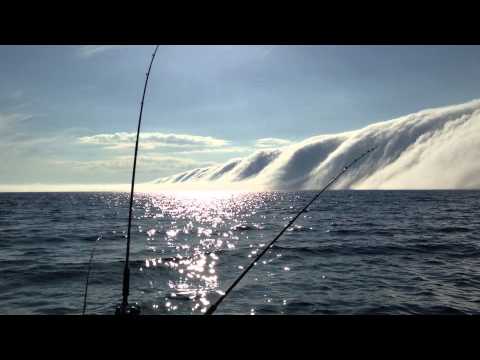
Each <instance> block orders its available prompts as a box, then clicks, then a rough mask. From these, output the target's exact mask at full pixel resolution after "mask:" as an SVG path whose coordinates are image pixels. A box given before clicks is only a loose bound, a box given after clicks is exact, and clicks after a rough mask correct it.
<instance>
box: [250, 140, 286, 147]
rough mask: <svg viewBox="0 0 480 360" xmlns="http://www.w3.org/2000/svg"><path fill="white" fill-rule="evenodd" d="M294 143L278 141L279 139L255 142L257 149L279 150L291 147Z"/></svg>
mask: <svg viewBox="0 0 480 360" xmlns="http://www.w3.org/2000/svg"><path fill="white" fill-rule="evenodd" d="M291 144H292V141H290V140H286V139H278V138H263V139H258V140H257V141H256V142H255V147H256V148H278V147H282V146H287V145H291Z"/></svg>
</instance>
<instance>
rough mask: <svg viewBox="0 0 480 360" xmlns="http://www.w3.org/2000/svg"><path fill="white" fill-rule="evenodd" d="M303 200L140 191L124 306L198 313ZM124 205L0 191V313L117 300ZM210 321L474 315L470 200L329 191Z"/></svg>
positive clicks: (476, 195)
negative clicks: (230, 316) (284, 316)
mask: <svg viewBox="0 0 480 360" xmlns="http://www.w3.org/2000/svg"><path fill="white" fill-rule="evenodd" d="M313 194H314V193H313V192H307V191H305V192H290V193H282V192H273V193H271V192H270V193H269V192H265V193H237V192H203V193H202V192H198V193H193V192H191V193H163V194H139V195H138V196H137V197H136V204H137V206H136V208H135V212H134V214H135V220H134V229H133V238H132V241H133V244H132V246H133V248H132V279H131V295H130V299H131V301H132V302H138V303H139V304H140V306H141V307H142V309H143V313H144V314H201V313H202V311H205V309H206V308H207V307H208V305H209V304H210V303H211V302H212V301H213V300H215V299H216V298H217V297H218V296H219V292H221V290H222V289H223V290H224V289H226V287H227V286H228V285H229V284H230V283H231V281H233V280H234V278H235V277H236V276H237V275H238V274H239V273H240V272H241V269H242V266H246V265H247V264H248V263H249V261H251V259H252V256H254V255H255V253H256V252H257V251H259V249H260V248H262V247H263V246H265V244H266V243H267V242H268V241H269V240H271V239H272V238H273V237H274V235H276V233H277V232H278V231H280V230H281V228H282V226H283V225H284V224H286V223H287V222H288V220H289V219H290V218H291V217H292V216H293V215H294V214H295V210H296V209H298V208H300V207H301V206H302V205H303V204H305V203H306V202H307V201H308V200H309V199H310V198H311V197H312V195H313ZM127 205H128V195H127V194H124V193H16V194H14V193H3V194H0V273H1V278H0V313H2V314H79V313H81V310H82V303H83V291H84V286H85V278H86V272H87V267H88V260H89V256H90V252H91V250H92V248H93V246H94V244H95V243H96V246H97V247H96V255H95V257H94V262H93V268H92V273H91V278H90V287H89V295H88V307H87V312H88V313H94V314H111V313H113V311H114V307H115V305H116V304H118V302H119V301H120V299H121V281H122V270H123V258H124V252H125V244H126V241H125V231H126V223H127V213H128V212H127ZM217 313H219V314H461V313H466V314H479V313H480V191H331V192H327V193H325V194H324V195H322V197H321V198H320V199H319V200H318V202H316V203H315V204H314V205H313V206H312V207H311V209H310V211H308V212H307V213H306V214H304V215H302V217H301V218H300V219H299V221H298V222H297V224H296V226H295V227H294V228H292V229H291V230H290V231H288V232H287V233H286V234H285V235H284V236H283V237H282V238H281V239H280V240H279V241H278V243H277V245H276V246H275V247H273V248H272V249H271V250H270V251H269V252H268V253H267V254H266V255H265V257H264V258H263V259H262V261H261V262H260V263H258V264H257V265H256V266H255V267H254V268H253V269H252V270H251V272H250V273H249V274H248V275H247V276H246V277H245V278H244V279H243V280H242V282H241V283H240V284H239V285H238V287H237V288H236V289H235V290H234V291H233V292H232V293H231V294H230V296H229V297H228V298H227V299H226V300H225V301H224V302H223V303H222V305H221V306H220V307H219V308H218V311H217Z"/></svg>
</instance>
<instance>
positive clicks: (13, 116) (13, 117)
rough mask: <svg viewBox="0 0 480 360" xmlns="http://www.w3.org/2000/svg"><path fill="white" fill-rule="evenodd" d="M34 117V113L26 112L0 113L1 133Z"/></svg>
mask: <svg viewBox="0 0 480 360" xmlns="http://www.w3.org/2000/svg"><path fill="white" fill-rule="evenodd" d="M32 117H33V115H31V114H24V113H0V131H1V132H2V133H0V135H2V134H3V133H5V132H6V131H7V130H10V129H12V128H13V127H15V126H16V125H17V124H19V123H21V122H23V121H25V120H29V119H31V118H32Z"/></svg>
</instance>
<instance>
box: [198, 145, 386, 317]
mask: <svg viewBox="0 0 480 360" xmlns="http://www.w3.org/2000/svg"><path fill="white" fill-rule="evenodd" d="M376 148H377V147H376V146H374V147H373V148H371V149H369V150H368V151H366V152H364V153H363V154H362V155H360V156H359V157H357V158H356V159H354V160H353V161H352V162H350V163H349V164H347V165H346V166H344V167H343V169H342V171H340V172H339V173H338V174H337V175H336V176H335V177H333V178H332V179H331V180H330V181H329V182H328V183H327V185H325V186H324V187H323V189H322V190H320V191H319V192H318V193H317V194H316V195H315V196H314V197H313V198H312V200H310V201H309V202H308V204H307V205H305V206H304V207H303V208H302V210H300V212H298V213H297V215H295V216H294V217H293V219H292V220H290V222H289V223H288V224H287V225H286V226H285V227H284V228H283V229H282V231H280V233H279V234H278V235H277V236H275V238H274V239H273V240H272V241H270V243H269V244H268V245H267V246H266V247H265V248H264V249H263V250H262V251H261V252H260V253H259V254H258V255H257V256H256V257H255V259H254V260H253V261H252V262H251V263H250V264H249V265H248V266H247V267H246V268H245V270H243V272H242V273H241V274H240V275H239V276H238V277H237V279H236V280H235V281H234V282H233V283H232V284H231V285H230V287H229V288H228V289H227V290H226V291H225V292H224V293H223V295H222V296H220V297H219V298H218V299H217V301H215V303H213V304H212V305H211V306H210V307H209V308H208V309H207V311H206V312H205V315H212V314H213V313H214V312H215V310H217V307H218V305H220V304H221V302H222V301H223V300H225V298H226V297H227V296H228V294H230V292H231V291H232V290H233V289H234V288H235V286H236V285H237V284H238V283H239V282H240V280H242V279H243V277H244V276H245V275H246V274H247V273H248V272H249V271H250V269H251V268H252V267H253V266H254V265H255V264H256V263H257V262H258V260H260V258H261V257H262V256H263V255H265V253H266V252H267V251H268V250H269V249H270V248H271V247H272V246H273V244H274V243H275V242H276V241H277V240H278V239H279V238H280V237H281V236H282V235H283V233H284V232H285V231H286V230H287V229H288V228H289V227H290V226H292V225H293V223H294V222H295V221H296V220H297V219H298V218H299V217H300V215H302V214H303V213H304V212H305V211H306V210H307V209H308V207H309V206H310V205H312V204H313V202H314V201H315V200H317V199H318V197H319V196H320V195H322V193H323V192H325V190H327V189H328V188H329V187H330V186H331V185H332V184H333V183H335V182H336V181H337V180H338V179H339V178H340V177H341V176H342V175H343V174H344V173H345V172H346V171H347V170H348V169H349V168H350V167H351V166H353V165H354V164H355V163H356V162H357V161H359V160H360V159H362V158H363V157H365V156H367V155H368V154H369V153H371V152H372V151H373V150H375V149H376Z"/></svg>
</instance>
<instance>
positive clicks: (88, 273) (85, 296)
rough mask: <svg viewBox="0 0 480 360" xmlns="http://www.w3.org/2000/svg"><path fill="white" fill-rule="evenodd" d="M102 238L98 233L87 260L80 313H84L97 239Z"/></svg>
mask: <svg viewBox="0 0 480 360" xmlns="http://www.w3.org/2000/svg"><path fill="white" fill-rule="evenodd" d="M101 239H102V235H100V236H99V237H98V238H97V240H96V241H95V244H94V245H93V249H92V252H91V253H90V260H89V261H88V271H87V280H86V282H85V290H84V293H83V310H82V315H85V311H86V310H87V295H88V285H89V280H90V272H91V270H92V262H93V256H94V255H95V249H96V248H97V244H98V241H99V240H101Z"/></svg>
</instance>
